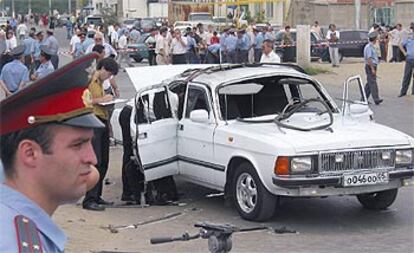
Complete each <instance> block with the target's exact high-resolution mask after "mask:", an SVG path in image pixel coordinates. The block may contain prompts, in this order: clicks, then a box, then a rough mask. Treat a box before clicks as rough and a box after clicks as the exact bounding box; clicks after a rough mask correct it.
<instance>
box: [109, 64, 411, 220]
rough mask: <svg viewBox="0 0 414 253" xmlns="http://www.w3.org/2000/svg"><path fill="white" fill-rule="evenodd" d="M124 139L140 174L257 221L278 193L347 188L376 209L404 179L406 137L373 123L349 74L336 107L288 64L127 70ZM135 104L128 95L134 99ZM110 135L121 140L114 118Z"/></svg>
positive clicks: (407, 171) (344, 191)
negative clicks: (189, 186)
mask: <svg viewBox="0 0 414 253" xmlns="http://www.w3.org/2000/svg"><path fill="white" fill-rule="evenodd" d="M127 73H128V75H129V78H130V80H131V81H132V83H133V85H134V87H135V89H136V91H137V93H136V96H135V98H132V99H131V100H130V101H129V103H128V104H129V105H132V107H133V109H132V114H131V120H130V126H131V134H132V137H133V138H132V139H133V140H135V141H136V142H137V146H138V150H139V157H140V159H141V162H142V164H143V171H144V176H145V180H146V181H152V180H155V179H158V178H162V177H166V176H170V175H175V176H176V177H180V178H182V179H184V180H186V181H188V182H192V183H195V184H198V185H202V186H204V187H208V188H211V189H216V190H220V191H223V192H224V194H225V197H226V198H228V199H233V200H234V204H235V207H236V209H237V211H238V213H239V214H240V216H241V217H243V218H244V219H247V220H255V221H261V220H267V219H269V218H270V217H272V215H273V213H274V211H275V208H276V202H277V199H278V197H280V196H291V197H325V196H333V195H356V197H357V199H358V201H359V202H360V203H361V204H362V205H363V206H364V207H365V208H368V209H375V210H381V209H385V208H387V207H388V206H390V205H391V204H392V203H393V202H394V201H395V199H396V196H397V193H398V188H400V187H402V186H404V185H408V184H412V183H413V176H414V164H413V156H414V153H413V152H414V139H413V138H412V137H411V136H409V135H407V134H405V133H402V132H399V131H397V130H395V129H392V128H389V127H386V126H384V125H381V124H378V123H376V122H375V121H374V120H373V113H372V111H371V110H370V108H369V105H368V102H367V99H366V96H365V93H364V89H363V83H362V80H361V78H360V77H359V76H356V77H351V78H349V79H348V80H346V82H345V83H344V93H343V94H344V95H343V98H342V100H343V103H342V107H341V108H340V107H339V106H338V105H337V104H336V103H335V101H334V100H333V99H332V98H331V96H329V94H328V93H327V91H326V90H325V89H324V87H323V85H322V84H321V83H320V82H318V81H317V80H316V79H314V78H313V77H311V76H308V75H306V74H305V73H304V71H303V70H302V69H300V68H299V67H297V66H294V65H283V64H277V65H268V64H267V65H263V64H261V65H253V66H242V65H219V66H214V65H213V66H206V65H168V66H151V67H139V68H128V69H127ZM134 101H135V102H134ZM120 111H121V108H119V109H116V110H115V111H114V113H113V116H112V120H111V123H112V126H113V131H114V137H115V139H117V140H118V141H120V140H122V134H121V130H120V129H121V128H120V126H119V123H118V116H119V114H120Z"/></svg>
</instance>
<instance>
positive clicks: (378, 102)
mask: <svg viewBox="0 0 414 253" xmlns="http://www.w3.org/2000/svg"><path fill="white" fill-rule="evenodd" d="M383 101H384V99H379V100H377V101H375V104H376V105H379V104H381V103H382V102H383Z"/></svg>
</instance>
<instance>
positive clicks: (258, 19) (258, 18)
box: [255, 10, 266, 24]
mask: <svg viewBox="0 0 414 253" xmlns="http://www.w3.org/2000/svg"><path fill="white" fill-rule="evenodd" d="M255 21H256V23H257V24H262V23H266V15H265V11H264V10H261V11H260V12H258V13H256V16H255Z"/></svg>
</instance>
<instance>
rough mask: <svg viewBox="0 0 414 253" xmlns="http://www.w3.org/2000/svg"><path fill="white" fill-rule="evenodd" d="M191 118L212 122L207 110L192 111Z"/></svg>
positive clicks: (196, 120) (197, 120) (200, 121)
mask: <svg viewBox="0 0 414 253" xmlns="http://www.w3.org/2000/svg"><path fill="white" fill-rule="evenodd" d="M190 120H191V121H193V122H197V123H208V122H210V119H209V115H208V112H207V110H203V109H199V110H194V111H192V112H190Z"/></svg>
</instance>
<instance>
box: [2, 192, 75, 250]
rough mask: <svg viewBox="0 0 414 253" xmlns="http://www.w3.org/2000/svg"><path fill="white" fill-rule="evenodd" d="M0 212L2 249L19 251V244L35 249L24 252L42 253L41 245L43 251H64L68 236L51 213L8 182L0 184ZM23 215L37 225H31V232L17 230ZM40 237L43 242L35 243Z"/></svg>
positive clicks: (29, 228) (29, 227)
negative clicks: (54, 220) (19, 219)
mask: <svg viewBox="0 0 414 253" xmlns="http://www.w3.org/2000/svg"><path fill="white" fill-rule="evenodd" d="M0 213H1V215H0V235H1V239H0V252H19V246H20V248H22V247H25V248H26V249H27V247H32V249H34V250H33V251H30V250H29V251H27V250H26V251H24V250H22V251H21V252H40V251H39V250H37V251H36V249H38V248H39V247H42V250H43V252H53V253H55V252H57V253H60V252H64V247H65V244H66V241H67V237H66V235H65V234H64V233H63V231H62V230H61V229H60V228H59V227H58V226H57V225H56V224H54V223H53V221H52V219H51V218H50V216H49V215H48V214H47V213H46V212H45V211H44V210H43V209H42V208H40V207H39V206H38V205H37V204H36V203H34V202H33V201H32V200H30V199H29V198H27V197H26V196H24V195H23V194H21V193H20V192H18V191H16V190H14V189H12V188H10V187H8V186H7V185H5V184H0ZM20 215H23V216H24V217H27V218H28V219H29V220H30V221H32V222H30V223H31V224H33V223H34V224H35V226H36V227H34V226H33V225H32V226H27V227H26V228H25V229H26V230H27V231H25V229H20V230H19V231H20V232H17V231H18V230H17V229H16V227H17V226H18V222H17V221H15V219H16V220H17V218H16V217H19V216H20ZM20 217H21V216H20ZM21 226H23V227H24V224H23V225H21ZM36 228H37V229H36ZM36 230H37V231H36ZM18 234H20V235H21V236H20V237H19V238H20V239H18V237H17V235H18ZM37 239H40V245H38V244H37V243H33V242H35V241H36V240H37Z"/></svg>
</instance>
